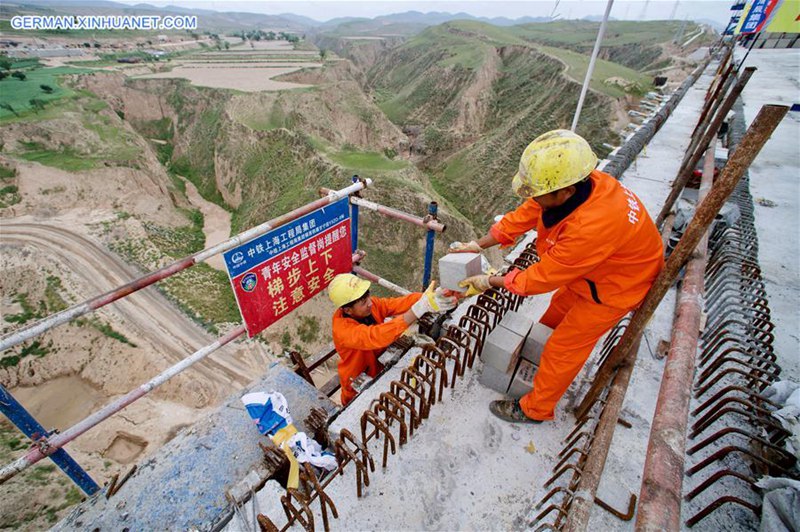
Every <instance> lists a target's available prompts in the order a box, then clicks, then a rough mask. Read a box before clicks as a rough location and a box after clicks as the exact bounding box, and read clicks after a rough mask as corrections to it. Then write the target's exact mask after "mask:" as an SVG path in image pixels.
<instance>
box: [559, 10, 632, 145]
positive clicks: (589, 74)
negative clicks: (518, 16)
mask: <svg viewBox="0 0 800 532" xmlns="http://www.w3.org/2000/svg"><path fill="white" fill-rule="evenodd" d="M613 5H614V0H608V4H606V13H605V15H603V22H601V23H600V29H599V30H598V32H597V40H596V41H595V42H594V50H592V58H591V59H589V68H587V69H586V78H585V79H584V80H583V87H582V88H581V96H580V98H578V108H577V109H575V116H574V117H573V118H572V127H571V128H570V130H572V131H573V132H574V131H575V129H576V128H577V127H578V118H580V116H581V109H582V108H583V100H584V99H585V98H586V93H587V92H588V91H589V82H590V81H591V80H592V72H594V62H595V61H596V60H597V54H598V52H600V43H601V42H603V35H605V33H606V24H608V14H609V13H611V6H613ZM645 8H647V6H646V5H645Z"/></svg>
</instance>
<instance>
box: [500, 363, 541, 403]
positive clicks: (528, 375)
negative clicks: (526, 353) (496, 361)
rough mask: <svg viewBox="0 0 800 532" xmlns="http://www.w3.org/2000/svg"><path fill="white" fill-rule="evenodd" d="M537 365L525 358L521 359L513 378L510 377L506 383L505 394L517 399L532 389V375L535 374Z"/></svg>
mask: <svg viewBox="0 0 800 532" xmlns="http://www.w3.org/2000/svg"><path fill="white" fill-rule="evenodd" d="M537 369H539V367H538V366H535V365H533V364H531V363H530V362H527V361H525V360H521V361H520V363H519V367H518V368H517V372H516V373H515V374H514V378H512V379H511V382H510V384H509V385H508V392H506V395H508V396H509V397H513V398H514V399H519V398H520V397H522V396H523V395H525V394H527V393H528V392H530V391H531V390H532V389H533V376H534V375H535V374H536V370H537Z"/></svg>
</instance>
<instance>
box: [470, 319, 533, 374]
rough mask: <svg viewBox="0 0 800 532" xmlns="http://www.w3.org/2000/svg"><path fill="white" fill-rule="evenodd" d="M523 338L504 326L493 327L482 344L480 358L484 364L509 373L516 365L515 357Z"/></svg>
mask: <svg viewBox="0 0 800 532" xmlns="http://www.w3.org/2000/svg"><path fill="white" fill-rule="evenodd" d="M524 341H525V338H524V337H522V336H520V335H519V334H517V333H515V332H511V331H509V330H508V329H506V328H505V327H495V328H494V330H493V331H492V332H490V333H489V336H487V337H486V342H485V343H484V344H483V353H481V360H483V363H484V365H486V366H491V367H493V368H495V369H497V370H499V371H503V372H506V373H511V371H512V370H513V369H514V366H515V365H516V360H515V357H516V356H517V355H518V354H519V352H520V351H521V350H522V344H523V342H524Z"/></svg>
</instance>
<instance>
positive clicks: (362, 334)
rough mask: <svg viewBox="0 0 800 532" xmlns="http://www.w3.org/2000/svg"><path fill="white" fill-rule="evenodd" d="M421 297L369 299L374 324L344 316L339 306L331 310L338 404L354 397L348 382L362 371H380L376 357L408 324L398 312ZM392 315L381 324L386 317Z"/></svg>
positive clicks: (373, 372)
mask: <svg viewBox="0 0 800 532" xmlns="http://www.w3.org/2000/svg"><path fill="white" fill-rule="evenodd" d="M420 297H422V294H421V293H414V294H410V295H407V296H404V297H392V298H378V297H373V298H372V317H373V318H374V319H375V325H365V324H363V323H360V322H359V321H357V320H355V319H353V318H351V317H349V316H345V315H344V313H343V312H342V309H337V310H336V312H334V313H333V345H334V347H336V351H337V352H338V353H339V365H338V372H339V382H340V383H341V385H342V404H347V403H349V402H350V400H351V399H352V398H353V397H355V391H354V390H353V388H352V386H351V383H350V381H351V380H352V379H354V378H355V377H357V376H358V375H360V374H361V373H362V372H364V373H366V374H367V375H369V376H370V377H375V376H376V375H377V374H378V372H379V371H380V370H381V366H380V363H379V362H378V356H379V355H380V354H381V353H382V352H383V351H384V349H386V348H387V347H389V345H391V344H392V342H394V341H395V340H397V339H398V338H399V337H400V335H401V334H403V331H405V330H406V328H407V327H408V326H407V325H406V322H405V320H403V316H402V314H403V313H405V312H406V311H407V310H408V309H410V308H411V306H412V305H413V304H414V303H416V302H417V301H418V300H419V298H420ZM391 316H395V317H394V318H392V319H391V320H389V321H387V322H386V323H384V320H385V319H386V318H389V317H391Z"/></svg>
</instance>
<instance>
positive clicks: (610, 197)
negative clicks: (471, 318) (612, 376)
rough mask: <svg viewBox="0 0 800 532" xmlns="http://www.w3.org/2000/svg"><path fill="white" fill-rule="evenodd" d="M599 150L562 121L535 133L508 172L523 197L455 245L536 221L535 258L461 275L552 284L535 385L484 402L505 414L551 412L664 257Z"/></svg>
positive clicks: (516, 284)
mask: <svg viewBox="0 0 800 532" xmlns="http://www.w3.org/2000/svg"><path fill="white" fill-rule="evenodd" d="M596 164H597V156H596V155H595V154H594V152H593V151H592V149H591V147H590V146H589V144H588V143H587V142H586V140H584V139H583V138H582V137H580V136H578V135H576V134H575V133H572V132H571V131H567V130H556V131H550V132H549V133H545V134H544V135H542V136H540V137H538V138H537V139H536V140H534V141H533V142H531V143H530V144H529V145H528V147H527V148H526V149H525V151H524V153H523V154H522V158H521V160H520V165H519V171H518V172H517V174H516V175H515V176H514V179H513V181H512V187H513V189H514V192H516V193H517V194H518V195H520V196H522V197H523V198H526V199H525V201H524V203H522V205H520V206H519V207H518V208H517V209H516V210H514V211H512V212H509V213H507V214H506V215H505V216H504V217H503V218H502V219H501V220H500V221H499V222H498V223H496V224H495V225H493V226H492V227H491V229H490V230H489V233H488V234H486V235H485V236H483V237H482V238H480V239H479V240H477V241H472V242H470V243H468V244H461V245H459V246H456V248H455V249H452V251H462V252H480V251H481V250H482V249H485V248H488V247H491V246H494V245H496V244H501V245H503V246H509V245H511V244H513V243H514V241H515V240H516V239H517V237H519V236H520V235H522V234H524V233H526V232H527V231H529V230H531V229H534V228H535V229H536V233H537V239H536V250H537V252H538V254H539V257H540V259H541V260H540V261H539V262H537V263H536V264H533V265H532V266H530V267H529V268H527V269H525V270H518V269H513V270H511V271H510V272H509V273H508V274H506V275H505V276H499V275H491V276H490V275H477V276H474V277H469V278H467V279H465V280H464V281H462V286H465V287H466V286H469V285H471V286H472V287H473V288H474V289H476V290H477V291H484V290H487V289H489V288H490V287H492V286H494V287H505V288H506V289H508V290H509V291H511V292H513V293H515V294H520V295H525V296H528V295H533V294H544V293H547V292H550V291H552V290H557V292H556V293H555V294H554V295H553V298H552V300H551V302H550V307H549V308H548V309H547V311H546V312H545V313H544V315H543V316H542V318H541V320H540V321H541V323H543V324H544V325H546V326H548V327H550V328H551V329H554V331H553V333H552V335H551V336H550V339H549V340H548V341H547V343H546V344H545V346H544V350H543V352H542V357H541V362H540V365H539V370H538V371H537V372H536V375H535V377H534V379H533V390H532V391H531V392H530V393H528V394H527V395H525V396H524V397H522V399H520V400H519V401H516V400H502V401H493V402H492V404H491V405H490V407H489V408H490V410H491V411H492V413H493V414H495V415H496V416H497V417H499V418H501V419H504V420H506V421H511V422H531V423H538V422H540V421H547V420H551V419H553V417H554V415H555V406H556V403H557V402H558V400H559V399H560V398H561V396H562V395H564V392H566V391H567V388H569V385H570V384H571V383H572V381H573V379H575V377H576V376H577V374H578V372H579V371H580V370H581V368H582V367H583V364H584V363H585V362H586V360H587V359H588V358H589V355H590V354H591V352H592V349H593V348H594V346H595V344H596V343H597V340H599V339H600V337H601V336H603V334H605V333H606V331H608V330H609V329H610V328H611V327H613V326H614V325H615V324H616V323H617V322H618V321H619V320H620V318H622V317H623V316H624V315H625V314H626V313H627V312H628V311H630V310H632V309H634V308H636V307H637V306H639V304H641V302H642V300H643V299H644V297H645V295H646V294H647V292H648V290H650V286H651V285H652V284H653V281H654V280H655V278H656V276H657V275H658V273H659V272H660V271H661V269H662V268H663V266H664V258H663V257H664V250H663V247H662V244H661V237H660V235H659V233H658V230H657V229H656V226H655V224H654V223H653V221H652V220H651V219H650V216H649V215H648V214H647V211H646V210H645V208H644V206H643V205H642V202H641V201H640V200H639V198H637V197H636V195H634V193H633V192H631V191H630V190H629V189H628V188H626V187H624V186H623V185H621V184H620V183H619V182H618V181H617V180H616V179H614V178H613V177H611V176H610V175H608V174H605V173H603V172H600V171H598V170H595V169H594V167H595V165H596Z"/></svg>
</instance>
